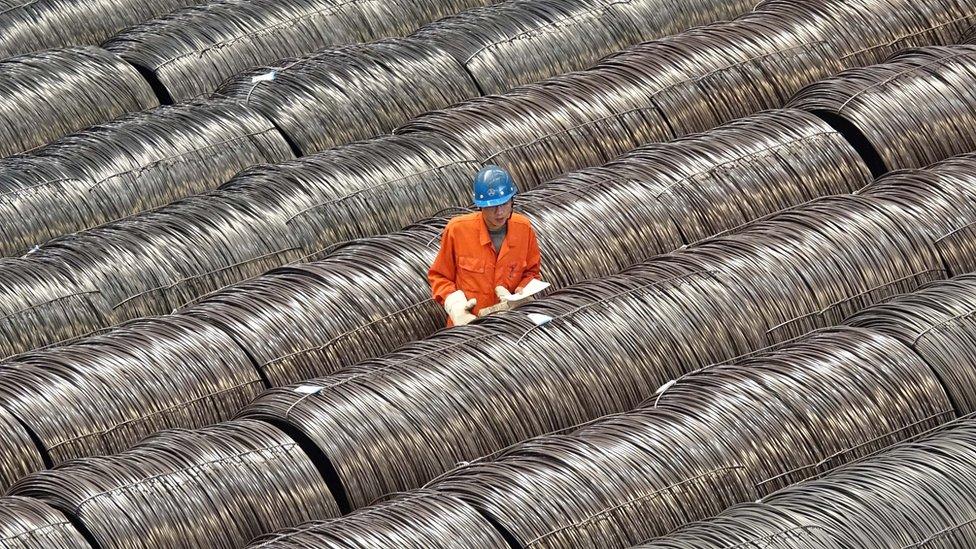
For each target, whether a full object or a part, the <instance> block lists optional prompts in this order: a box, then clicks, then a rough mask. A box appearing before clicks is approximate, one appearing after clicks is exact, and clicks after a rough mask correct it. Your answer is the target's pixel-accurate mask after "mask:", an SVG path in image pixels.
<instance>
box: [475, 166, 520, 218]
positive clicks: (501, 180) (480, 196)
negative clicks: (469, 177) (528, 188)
mask: <svg viewBox="0 0 976 549" xmlns="http://www.w3.org/2000/svg"><path fill="white" fill-rule="evenodd" d="M517 192H518V187H517V186H516V185H515V181H514V180H513V179H512V175H511V174H509V173H508V172H507V171H506V170H505V169H504V168H500V167H498V166H485V167H484V168H481V169H480V170H478V175H476V176H474V205H475V206H477V207H479V208H491V207H493V206H501V205H502V204H504V203H506V202H508V201H509V200H511V199H512V197H513V196H515V193H517Z"/></svg>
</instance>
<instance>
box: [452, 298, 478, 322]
mask: <svg viewBox="0 0 976 549" xmlns="http://www.w3.org/2000/svg"><path fill="white" fill-rule="evenodd" d="M477 304H478V300H476V299H468V296H466V295H464V292H463V291H462V290H457V291H456V292H454V293H452V294H451V295H449V296H447V297H446V298H445V299H444V310H445V311H447V314H448V316H450V317H451V322H453V323H454V325H455V326H464V325H465V324H470V323H471V321H473V320H474V319H476V318H478V317H476V316H474V315H473V314H471V309H474V307H475V305H477Z"/></svg>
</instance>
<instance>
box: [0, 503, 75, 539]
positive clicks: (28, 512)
mask: <svg viewBox="0 0 976 549" xmlns="http://www.w3.org/2000/svg"><path fill="white" fill-rule="evenodd" d="M0 547H4V548H9V549H87V548H88V547H90V545H88V542H87V541H85V538H84V536H82V535H81V533H80V532H79V531H78V530H77V529H76V528H75V527H74V526H73V525H72V524H71V523H70V522H68V521H67V519H66V518H65V516H64V515H63V514H61V513H59V512H58V511H56V510H54V509H52V508H51V507H49V506H47V505H45V504H43V503H41V502H40V501H37V500H33V499H30V498H21V497H15V496H7V497H3V498H0Z"/></svg>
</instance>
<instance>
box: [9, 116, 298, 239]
mask: <svg viewBox="0 0 976 549" xmlns="http://www.w3.org/2000/svg"><path fill="white" fill-rule="evenodd" d="M291 157H292V154H291V150H290V149H289V147H288V144H287V143H286V142H285V140H284V138H283V137H282V136H281V135H280V134H279V133H278V131H277V130H276V129H275V128H274V126H272V125H271V123H270V122H268V121H267V120H265V119H264V118H262V117H261V116H260V115H258V114H257V113H255V112H253V111H251V110H248V109H246V108H244V107H242V106H238V105H234V104H232V103H228V102H220V101H213V102H208V103H204V104H192V103H191V104H184V105H179V106H174V107H160V108H158V109H155V110H152V111H147V112H143V113H139V114H134V115H129V116H124V117H122V118H119V119H116V120H115V121H113V122H109V123H106V124H103V125H99V126H96V127H94V128H92V129H89V130H86V131H84V132H82V133H78V134H75V135H70V136H68V137H65V138H62V139H60V140H58V141H56V142H54V143H52V144H50V145H47V146H45V147H43V148H41V149H39V150H37V151H35V152H33V153H31V154H29V155H26V156H14V157H10V158H5V159H2V160H0V216H2V217H3V218H4V219H6V220H8V222H7V223H4V224H3V226H2V227H0V234H2V243H0V253H3V254H4V255H14V254H17V253H22V252H24V251H26V250H28V249H29V248H31V247H32V246H34V245H36V244H41V243H43V242H46V241H48V240H50V239H52V238H55V237H58V236H61V235H64V234H67V233H72V232H75V231H79V230H83V229H85V228H88V227H93V226H97V225H101V224H103V223H106V222H108V221H111V220H114V219H119V218H122V217H126V216H129V215H132V214H135V213H137V212H140V211H143V210H149V209H153V208H156V207H159V206H162V205H164V204H168V203H170V202H172V201H174V200H177V199H179V198H182V197H184V196H187V195H192V194H197V193H202V192H204V191H206V190H208V189H213V188H215V187H217V186H218V185H220V184H221V183H224V182H225V181H227V180H229V179H230V178H231V177H232V176H233V175H234V174H236V173H237V172H239V171H241V170H242V169H244V168H247V167H248V166H251V165H254V164H257V163H261V162H277V161H282V160H285V159H288V158H291Z"/></svg>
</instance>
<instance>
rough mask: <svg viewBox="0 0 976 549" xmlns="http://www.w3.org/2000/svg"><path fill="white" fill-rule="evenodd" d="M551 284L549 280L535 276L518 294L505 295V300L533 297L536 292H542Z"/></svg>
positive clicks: (520, 299)
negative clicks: (545, 280)
mask: <svg viewBox="0 0 976 549" xmlns="http://www.w3.org/2000/svg"><path fill="white" fill-rule="evenodd" d="M549 286H550V284H549V283H548V282H543V281H541V280H539V279H537V278H533V279H532V280H530V281H529V283H528V284H526V285H525V287H524V288H522V291H521V292H519V293H517V294H512V295H511V296H508V297H504V298H503V299H504V300H505V301H522V300H523V299H527V298H529V297H532V296H534V295H535V294H537V293H539V292H541V291H542V290H545V289H546V288H548V287H549Z"/></svg>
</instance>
